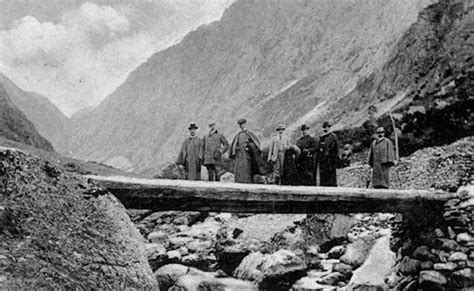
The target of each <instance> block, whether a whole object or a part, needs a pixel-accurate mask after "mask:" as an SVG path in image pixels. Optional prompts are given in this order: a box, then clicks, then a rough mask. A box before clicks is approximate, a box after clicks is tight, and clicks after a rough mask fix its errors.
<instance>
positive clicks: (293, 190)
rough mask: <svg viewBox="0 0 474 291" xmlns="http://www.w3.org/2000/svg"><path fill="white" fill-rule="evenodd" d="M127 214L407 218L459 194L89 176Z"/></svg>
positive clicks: (438, 205) (440, 204)
mask: <svg viewBox="0 0 474 291" xmlns="http://www.w3.org/2000/svg"><path fill="white" fill-rule="evenodd" d="M86 177H87V178H89V179H91V180H93V181H95V182H97V183H98V184H99V185H100V186H102V187H105V188H107V189H108V190H109V191H110V192H111V193H112V194H114V195H115V196H116V197H117V198H118V199H119V200H120V201H121V202H122V203H123V205H124V206H125V207H126V208H129V209H151V210H154V211H165V210H183V211H209V212H240V213H372V212H402V213H403V212H408V211H417V209H419V210H421V208H425V207H440V206H442V205H443V204H444V203H445V202H446V201H447V200H448V199H451V198H454V197H456V194H455V193H443V192H435V191H425V190H395V189H389V190H386V189H362V188H345V187H307V186H278V185H262V184H239V183H222V182H206V181H183V180H165V179H136V178H128V177H103V176H90V175H89V176H86Z"/></svg>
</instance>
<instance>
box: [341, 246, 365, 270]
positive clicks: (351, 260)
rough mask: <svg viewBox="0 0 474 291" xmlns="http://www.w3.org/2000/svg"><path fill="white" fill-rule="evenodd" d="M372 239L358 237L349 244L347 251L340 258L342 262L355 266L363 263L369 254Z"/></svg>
mask: <svg viewBox="0 0 474 291" xmlns="http://www.w3.org/2000/svg"><path fill="white" fill-rule="evenodd" d="M371 246H372V241H370V240H366V239H357V240H356V241H354V242H352V243H350V244H348V245H347V248H346V252H345V253H344V255H343V256H342V257H341V258H340V260H341V262H343V263H344V264H348V265H351V266H354V267H358V266H360V265H362V264H363V263H364V261H365V259H366V258H367V256H368V254H369V250H370V247H371Z"/></svg>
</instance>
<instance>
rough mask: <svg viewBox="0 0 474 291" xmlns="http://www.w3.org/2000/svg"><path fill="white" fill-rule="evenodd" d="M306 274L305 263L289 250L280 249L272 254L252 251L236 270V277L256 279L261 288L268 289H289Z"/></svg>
mask: <svg viewBox="0 0 474 291" xmlns="http://www.w3.org/2000/svg"><path fill="white" fill-rule="evenodd" d="M304 275H306V265H305V263H304V262H303V260H301V259H300V258H299V257H298V256H296V255H295V254H294V253H292V252H290V251H288V250H279V251H277V252H275V253H273V254H271V255H268V254H266V255H264V254H261V253H259V252H257V253H252V254H250V255H248V256H247V257H245V258H244V259H243V261H242V262H241V263H240V265H239V267H238V268H237V269H236V270H235V271H234V276H235V277H236V278H238V279H243V280H250V281H254V282H255V283H256V284H257V285H258V286H259V288H261V289H267V290H288V289H289V288H290V287H291V286H292V285H293V283H294V282H295V281H296V280H297V279H299V278H301V277H303V276H304Z"/></svg>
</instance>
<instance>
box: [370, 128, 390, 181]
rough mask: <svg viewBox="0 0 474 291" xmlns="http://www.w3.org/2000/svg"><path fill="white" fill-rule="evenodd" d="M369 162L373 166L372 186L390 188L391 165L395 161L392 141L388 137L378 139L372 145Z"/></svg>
mask: <svg viewBox="0 0 474 291" xmlns="http://www.w3.org/2000/svg"><path fill="white" fill-rule="evenodd" d="M368 159H369V160H368V163H369V165H370V166H371V167H372V186H373V187H374V188H389V186H390V167H392V166H393V164H394V161H395V152H394V150H393V144H392V141H391V140H389V139H388V138H386V137H383V138H380V139H376V140H374V141H373V142H372V144H371V145H370V150H369V157H368Z"/></svg>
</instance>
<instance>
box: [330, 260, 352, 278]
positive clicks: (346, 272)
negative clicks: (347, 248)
mask: <svg viewBox="0 0 474 291" xmlns="http://www.w3.org/2000/svg"><path fill="white" fill-rule="evenodd" d="M332 270H333V271H334V272H338V273H341V274H342V276H343V279H344V280H349V279H350V278H351V276H352V267H351V266H349V265H346V264H344V263H338V264H335V265H334V266H333V268H332Z"/></svg>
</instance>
